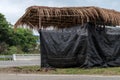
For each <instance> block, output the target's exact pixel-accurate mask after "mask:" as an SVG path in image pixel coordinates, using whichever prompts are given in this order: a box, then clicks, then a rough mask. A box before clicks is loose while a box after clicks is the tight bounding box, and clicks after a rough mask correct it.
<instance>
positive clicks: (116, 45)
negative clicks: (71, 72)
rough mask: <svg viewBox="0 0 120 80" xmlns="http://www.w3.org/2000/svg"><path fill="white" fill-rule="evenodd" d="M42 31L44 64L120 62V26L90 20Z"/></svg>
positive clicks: (112, 63) (101, 65) (96, 64)
mask: <svg viewBox="0 0 120 80" xmlns="http://www.w3.org/2000/svg"><path fill="white" fill-rule="evenodd" d="M39 32H40V44H41V67H84V68H90V67H108V66H110V67H112V66H120V28H117V27H98V26H97V27H96V26H95V25H94V24H90V23H87V24H84V25H82V26H76V27H73V28H69V29H59V30H40V31H39Z"/></svg>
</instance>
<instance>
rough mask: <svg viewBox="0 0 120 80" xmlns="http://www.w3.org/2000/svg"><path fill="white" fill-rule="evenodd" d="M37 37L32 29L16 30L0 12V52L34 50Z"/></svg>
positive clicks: (9, 52) (10, 52) (26, 51)
mask: <svg viewBox="0 0 120 80" xmlns="http://www.w3.org/2000/svg"><path fill="white" fill-rule="evenodd" d="M37 39H38V37H36V36H34V35H33V33H32V30H30V29H24V28H18V29H17V30H16V32H14V29H13V27H12V25H11V24H10V23H8V22H7V20H6V19H5V17H4V15H3V14H1V13H0V53H4V54H12V51H13V53H15V52H17V53H19V52H20V53H28V52H31V51H34V50H35V47H36V45H37V42H36V41H37Z"/></svg>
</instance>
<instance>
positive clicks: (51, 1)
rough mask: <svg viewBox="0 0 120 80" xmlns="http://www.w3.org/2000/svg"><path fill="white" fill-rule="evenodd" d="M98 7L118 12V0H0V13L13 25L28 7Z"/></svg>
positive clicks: (119, 1)
mask: <svg viewBox="0 0 120 80" xmlns="http://www.w3.org/2000/svg"><path fill="white" fill-rule="evenodd" d="M33 5H39V6H51V7H54V6H55V7H64V6H72V7H74V6H98V7H103V8H109V9H115V10H117V11H120V0H0V13H2V14H4V15H5V17H6V19H7V20H8V22H10V23H12V24H14V23H15V22H16V21H17V20H18V19H19V18H20V16H22V15H23V14H24V13H25V10H26V8H27V7H29V6H33Z"/></svg>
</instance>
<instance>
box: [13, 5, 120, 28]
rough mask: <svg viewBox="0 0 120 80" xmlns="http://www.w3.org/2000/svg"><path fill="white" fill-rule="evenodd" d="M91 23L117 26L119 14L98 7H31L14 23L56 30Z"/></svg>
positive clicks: (119, 19) (119, 20) (119, 21)
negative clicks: (52, 27)
mask: <svg viewBox="0 0 120 80" xmlns="http://www.w3.org/2000/svg"><path fill="white" fill-rule="evenodd" d="M86 22H93V23H95V24H98V25H107V26H117V25H118V26H119V25H120V12H117V11H115V10H109V9H104V8H99V7H93V6H92V7H62V8H58V7H43V6H31V7H29V8H28V9H27V10H26V13H25V14H24V15H23V16H22V17H21V18H20V19H19V20H18V21H17V22H16V24H15V28H16V27H17V26H19V25H28V26H29V27H30V28H41V27H43V28H46V27H50V26H54V27H57V28H63V27H71V26H76V25H81V24H84V23H86Z"/></svg>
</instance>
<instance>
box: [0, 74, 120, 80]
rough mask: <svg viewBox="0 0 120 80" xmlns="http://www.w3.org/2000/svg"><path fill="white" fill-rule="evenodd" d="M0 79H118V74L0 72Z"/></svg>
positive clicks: (119, 78) (119, 79)
mask: <svg viewBox="0 0 120 80" xmlns="http://www.w3.org/2000/svg"><path fill="white" fill-rule="evenodd" d="M0 80H120V76H99V75H40V74H0Z"/></svg>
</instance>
